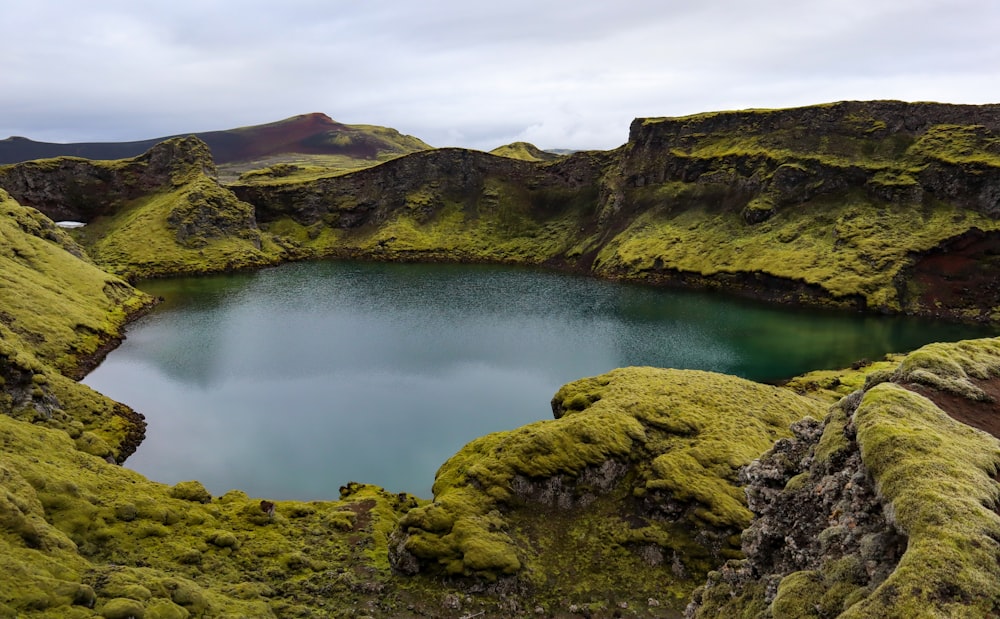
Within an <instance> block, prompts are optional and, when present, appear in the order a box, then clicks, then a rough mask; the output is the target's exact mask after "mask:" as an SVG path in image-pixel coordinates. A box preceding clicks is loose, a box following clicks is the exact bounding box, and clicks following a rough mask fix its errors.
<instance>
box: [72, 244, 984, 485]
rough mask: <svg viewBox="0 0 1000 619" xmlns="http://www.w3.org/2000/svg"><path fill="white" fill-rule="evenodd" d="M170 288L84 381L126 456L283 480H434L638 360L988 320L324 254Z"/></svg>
mask: <svg viewBox="0 0 1000 619" xmlns="http://www.w3.org/2000/svg"><path fill="white" fill-rule="evenodd" d="M140 287H141V288H143V289H144V290H147V291H148V292H150V293H152V294H156V295H161V296H163V297H164V298H165V299H166V301H165V302H164V303H163V304H161V305H160V306H159V307H158V308H157V309H156V310H155V311H154V312H152V313H151V314H149V315H148V316H146V317H144V318H142V319H141V320H139V321H137V322H136V323H134V324H133V325H132V326H131V327H130V328H129V330H128V338H127V339H126V341H125V342H124V343H123V344H122V346H121V347H120V348H119V349H117V350H116V351H114V352H112V353H111V354H110V355H109V356H108V358H107V359H106V360H105V361H104V363H103V364H101V366H100V367H98V368H97V369H96V370H95V371H94V372H92V373H91V374H90V375H89V376H88V377H87V378H86V380H85V381H84V382H85V383H87V384H88V385H90V386H91V387H93V388H95V389H97V390H98V391H100V392H102V393H104V394H106V395H108V396H110V397H112V398H114V399H115V400H118V401H120V402H124V403H126V404H128V405H129V406H131V407H133V408H134V409H136V410H137V411H139V412H141V413H143V414H144V415H145V416H146V420H147V422H148V424H149V425H148V430H147V437H146V440H145V442H144V443H143V444H142V446H140V448H139V450H138V451H137V452H136V454H135V455H133V456H132V457H131V458H130V459H129V461H128V462H127V463H126V465H127V466H129V467H131V468H133V469H135V470H137V471H139V472H141V473H143V474H144V475H146V476H148V477H150V478H151V479H154V480H157V481H161V482H165V483H171V484H172V483H175V482H177V481H182V480H188V479H198V480H200V481H201V482H202V483H204V484H205V486H206V487H207V488H208V489H209V490H210V491H211V492H212V493H213V494H221V493H223V492H225V491H227V490H229V489H233V488H238V489H240V490H244V491H246V492H248V493H249V494H250V495H251V496H258V497H267V498H273V499H301V500H312V499H335V498H337V496H338V488H339V487H340V486H341V485H343V484H345V483H346V482H348V481H360V482H365V483H372V484H377V485H381V486H383V487H385V488H386V489H388V490H390V491H393V492H399V491H407V492H412V493H414V494H417V495H419V496H423V497H427V498H429V497H430V494H431V492H430V487H431V484H432V483H433V478H434V473H435V472H436V470H437V468H438V467H439V466H440V465H441V464H442V463H443V462H444V461H445V460H446V459H447V458H448V457H450V456H451V455H452V454H454V453H455V452H456V451H457V450H458V449H460V448H461V447H462V446H463V445H464V444H465V443H467V442H468V441H470V440H472V439H473V438H476V437H478V436H482V435H484V434H487V433H490V432H494V431H498V430H509V429H512V428H515V427H517V426H520V425H523V424H526V423H530V422H533V421H538V420H541V419H550V418H551V410H550V408H549V400H550V398H551V397H552V395H553V394H554V393H555V391H556V390H557V389H558V388H559V387H560V386H561V385H562V384H564V383H566V382H569V381H572V380H575V379H577V378H582V377H585V376H593V375H595V374H600V373H603V372H606V371H608V370H611V369H614V368H617V367H623V366H628V365H651V366H657V367H673V368H691V369H703V370H713V371H718V372H724V373H728V374H735V375H738V376H743V377H745V378H749V379H752V380H759V381H773V380H779V379H783V378H788V377H791V376H794V375H796V374H800V373H803V372H806V371H809V370H813V369H821V368H838V367H845V366H847V365H849V364H851V363H852V362H854V361H856V360H858V359H862V358H868V359H878V358H881V357H882V356H883V355H884V354H886V353H888V352H896V351H907V350H911V349H913V348H916V347H919V346H921V345H923V344H925V343H928V342H932V341H944V340H958V339H964V338H971V337H985V336H989V335H992V334H993V333H992V332H991V331H989V330H987V329H985V328H978V327H969V326H962V325H955V324H946V323H935V322H929V321H926V320H916V319H911V318H901V317H884V316H862V315H855V314H844V313H831V312H807V311H801V310H790V309H784V308H774V307H768V306H764V305H761V304H756V303H751V302H744V301H740V300H734V299H731V298H728V297H724V296H721V295H717V294H711V293H692V292H686V291H671V290H661V289H652V288H647V287H641V286H633V285H624V284H617V283H611V282H604V281H599V280H595V279H590V278H584V277H575V276H567V275H562V274H555V273H546V272H539V271H533V270H526V269H517V268H508V267H495V266H462V265H414V264H368V263H351V262H311V263H298V264H289V265H284V266H281V267H278V268H274V269H266V270H262V271H259V272H255V273H246V274H237V275H220V276H210V277H198V278H182V279H170V280H159V281H152V282H148V283H146V284H143V285H141V286H140Z"/></svg>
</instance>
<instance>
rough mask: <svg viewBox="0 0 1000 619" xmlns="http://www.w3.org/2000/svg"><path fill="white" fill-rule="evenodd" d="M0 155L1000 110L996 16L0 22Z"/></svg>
mask: <svg viewBox="0 0 1000 619" xmlns="http://www.w3.org/2000/svg"><path fill="white" fill-rule="evenodd" d="M0 24H2V26H3V34H2V36H0V57H2V59H3V61H2V64H0V138H2V137H6V136H9V135H22V136H27V137H31V138H33V139H36V140H45V141H53V142H74V141H119V140H137V139H144V138H152V137H159V136H164V135H171V134H176V133H187V132H195V131H207V130H213V129H226V128H231V127H238V126H245V125H252V124H259V123H264V122H271V121H275V120H280V119H282V118H286V117H288V116H293V115H296V114H301V113H306V112H325V113H327V114H329V115H330V116H332V117H333V118H335V119H336V120H339V121H341V122H345V123H365V124H377V125H385V126H390V127H394V128H396V129H399V130H400V131H402V132H404V133H408V134H411V135H415V136H417V137H419V138H421V139H423V140H424V141H426V142H428V143H430V144H432V145H434V146H467V147H472V148H481V149H487V150H488V149H491V148H494V147H496V146H499V145H501V144H505V143H508V142H512V141H514V140H527V141H530V142H533V143H535V144H536V145H538V146H541V147H543V148H613V147H615V146H618V145H620V144H622V143H623V142H625V140H626V139H627V137H628V125H629V122H630V121H631V120H632V119H633V118H636V117H643V116H680V115H685V114H691V113H696V112H701V111H710V110H722V109H742V108H749V107H758V108H760V107H764V108H774V107H788V106H796V105H808V104H811V103H822V102H828V101H837V100H844V99H902V100H908V101H947V102H953V103H991V102H1000V35H998V33H1000V2H995V1H994V0H755V1H748V0H648V1H647V0H616V1H614V2H612V1H611V0H495V1H493V2H488V3H486V2H475V1H470V0H426V1H418V0H353V1H351V2H342V1H339V0H325V1H321V0H266V1H257V0H239V1H237V0H169V1H161V0H149V1H142V2H137V1H136V0H91V1H90V2H67V1H65V0H3V1H2V4H0Z"/></svg>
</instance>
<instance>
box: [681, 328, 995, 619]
mask: <svg viewBox="0 0 1000 619" xmlns="http://www.w3.org/2000/svg"><path fill="white" fill-rule="evenodd" d="M998 379H1000V345H998V342H997V341H996V340H981V341H972V342H960V343H957V344H932V345H930V346H927V347H925V348H923V349H920V350H918V351H915V352H913V353H911V354H910V355H908V356H906V357H905V358H904V359H903V360H902V361H901V362H900V363H899V365H898V366H897V367H896V368H895V369H892V370H880V371H877V372H873V373H872V374H871V375H869V378H868V380H867V382H866V384H865V388H864V389H863V390H860V391H857V392H854V393H852V394H851V395H849V396H847V397H845V398H843V399H842V400H841V401H840V402H839V403H838V404H837V405H836V406H835V407H834V408H833V409H832V410H831V413H830V415H829V416H828V417H827V419H826V421H825V423H823V424H819V423H817V422H814V421H808V420H807V421H803V422H799V423H797V424H794V425H793V426H792V429H793V431H794V432H795V438H794V439H791V440H789V439H782V440H779V441H778V442H777V443H776V444H775V446H774V447H773V448H772V449H771V450H770V451H769V452H768V453H767V454H765V455H764V456H762V457H761V458H760V459H758V460H756V461H754V462H753V463H752V464H750V465H749V466H747V467H745V468H744V469H743V470H742V471H741V474H740V479H741V481H742V482H743V483H745V484H746V493H747V498H748V505H749V507H750V509H751V510H753V512H754V521H753V523H752V524H751V525H750V526H749V527H748V528H747V529H746V530H745V531H744V532H743V538H742V539H743V542H742V548H743V552H744V554H745V559H742V560H738V561H730V562H728V563H726V565H724V566H723V567H722V568H720V569H718V570H716V571H713V572H711V573H710V574H709V575H708V578H707V582H706V584H705V585H704V586H703V587H701V588H699V589H698V590H697V591H695V593H694V595H693V598H692V603H691V604H690V605H689V606H688V608H687V611H686V616H687V617H689V618H695V617H705V618H708V617H720V616H743V617H760V618H765V617H774V618H779V617H844V618H848V617H884V616H901V617H902V616H927V617H951V616H957V615H961V616H969V617H986V616H991V615H992V614H994V613H995V610H996V608H997V605H998V604H1000V587H998V586H997V585H996V584H995V582H993V580H992V579H993V577H994V575H995V574H996V573H997V565H998V561H1000V550H998V548H997V544H996V539H997V535H998V534H1000V516H998V515H997V506H998V503H1000V484H998V482H997V481H996V478H995V471H996V470H997V467H998V466H1000V443H998V442H997V440H996V438H994V437H993V436H990V435H988V434H986V433H983V432H980V431H978V430H975V429H973V428H971V427H969V426H967V425H965V424H963V423H959V422H957V421H955V420H953V419H951V418H949V416H948V413H949V412H950V411H952V410H956V411H961V412H962V413H963V415H962V418H963V419H964V421H972V422H974V421H975V419H976V417H969V416H965V415H964V413H965V412H966V411H967V410H968V409H969V408H972V407H973V406H982V405H983V404H986V406H988V407H992V408H993V409H994V410H993V413H994V414H995V413H996V403H995V402H988V403H986V402H984V401H983V398H984V397H986V398H988V397H991V396H988V395H987V394H986V393H985V392H984V391H983V390H982V389H980V388H979V387H978V385H980V384H987V383H989V384H990V385H992V384H994V383H995V382H996V381H997V380H998ZM914 391H919V392H920V393H925V394H927V395H928V396H930V398H931V399H927V398H925V397H924V396H921V395H916V394H915V393H914ZM962 400H966V402H965V403H964V404H963V403H962ZM935 402H940V403H941V407H939V406H937V405H936V404H935ZM970 404H972V405H971V406H970ZM989 417H991V416H987V417H982V416H980V417H979V419H980V420H983V419H988V418H989ZM988 427H989V429H990V430H991V431H992V432H993V433H995V432H996V424H995V422H993V421H992V420H989V421H988ZM961 548H968V549H974V550H972V551H971V552H966V551H964V550H959V549H961ZM984 583H990V584H988V585H984Z"/></svg>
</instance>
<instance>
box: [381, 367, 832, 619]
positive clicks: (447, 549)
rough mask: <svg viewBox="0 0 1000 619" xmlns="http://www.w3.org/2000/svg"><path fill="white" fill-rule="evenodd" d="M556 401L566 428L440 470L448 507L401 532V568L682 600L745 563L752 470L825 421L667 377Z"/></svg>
mask: <svg viewBox="0 0 1000 619" xmlns="http://www.w3.org/2000/svg"><path fill="white" fill-rule="evenodd" d="M552 407H553V411H554V413H555V416H556V419H555V420H552V421H545V422H539V423H535V424H531V425H528V426H524V427H522V428H519V429H517V430H514V431H511V432H502V433H497V434H492V435H489V436H486V437H483V438H481V439H478V440H476V441H473V442H472V443H470V444H469V445H467V446H466V447H465V448H463V449H462V450H461V451H460V452H459V453H458V454H456V455H455V456H454V457H452V458H451V459H450V460H449V461H448V462H446V463H445V464H444V465H443V466H442V467H441V469H440V470H439V471H438V475H437V478H436V480H435V484H434V501H433V502H432V503H431V504H429V505H427V506H424V507H418V508H416V509H413V510H411V511H409V512H408V513H407V514H406V515H405V516H404V517H403V519H402V520H401V521H400V523H399V529H398V530H397V532H396V534H395V537H394V548H393V549H392V554H391V555H390V556H391V558H392V560H393V563H394V565H395V566H396V568H397V569H398V570H400V571H402V572H404V573H428V574H445V575H451V576H465V577H476V578H484V579H486V580H488V581H494V580H497V579H505V577H506V578H508V579H509V578H511V577H513V578H515V579H516V580H517V581H519V582H521V583H522V586H525V587H528V588H530V590H531V591H533V594H534V595H535V596H537V597H538V598H539V599H548V600H551V601H555V600H557V599H558V597H559V595H563V596H568V597H569V598H570V599H571V600H573V601H574V602H577V603H590V602H593V601H595V600H599V599H616V600H620V601H623V602H625V601H627V600H632V602H633V603H634V602H635V601H636V600H637V599H643V600H645V599H647V598H649V597H653V598H661V599H663V600H664V603H665V604H670V605H677V604H678V603H679V601H680V600H683V599H685V598H686V595H687V593H688V592H689V591H690V590H691V589H692V588H693V587H694V585H695V584H696V583H697V582H699V581H700V579H701V578H702V577H703V576H704V574H705V573H706V572H707V571H708V570H709V569H711V568H712V567H714V566H716V565H719V564H721V563H722V562H723V561H724V560H725V559H726V558H729V557H732V556H736V555H737V554H738V550H737V544H738V539H739V533H740V531H741V530H742V528H743V527H745V526H746V525H747V524H748V523H749V521H750V512H749V511H748V510H747V508H746V503H745V499H744V497H743V493H742V490H741V489H740V488H739V487H738V485H737V483H736V476H737V471H738V470H739V468H740V467H741V466H743V465H745V464H747V463H749V462H750V461H751V460H752V459H753V458H754V457H756V456H757V455H758V454H759V453H761V451H762V450H764V449H766V448H767V447H768V446H769V445H770V444H771V443H772V442H773V441H774V440H776V439H777V438H778V437H781V436H784V435H786V433H787V432H788V430H787V428H788V426H789V424H790V423H791V422H792V421H794V420H797V419H800V418H802V417H804V416H809V415H818V414H820V412H821V411H822V405H820V404H818V403H816V402H814V401H812V400H809V399H806V398H802V397H799V396H796V395H795V394H793V393H792V392H791V391H788V390H783V389H779V388H775V387H767V386H764V385H759V384H755V383H751V382H749V381H745V380H741V379H737V378H733V377H728V376H722V375H718V374H712V373H707V372H696V371H676V370H659V369H653V368H626V369H621V370H615V371H613V372H610V373H608V374H604V375H602V376H597V377H594V378H588V379H582V380H579V381H576V382H573V383H570V384H568V385H566V386H564V387H563V388H562V389H560V390H559V392H558V393H557V394H556V395H555V397H554V398H553V400H552ZM560 592H561V593H560Z"/></svg>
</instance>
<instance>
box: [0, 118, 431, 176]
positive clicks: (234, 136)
mask: <svg viewBox="0 0 1000 619" xmlns="http://www.w3.org/2000/svg"><path fill="white" fill-rule="evenodd" d="M187 135H194V136H197V137H198V138H199V139H201V140H202V141H203V142H205V143H206V144H207V145H208V147H209V149H211V151H212V157H213V158H214V159H215V162H216V163H219V164H225V163H231V162H237V161H249V160H252V159H257V158H262V157H268V156H273V155H278V154H282V153H302V154H312V155H344V156H348V157H353V158H357V159H372V160H374V159H376V158H378V157H379V156H384V155H386V154H396V155H404V154H407V153H411V152H416V151H419V150H426V149H429V148H431V146H429V145H428V144H426V143H425V142H423V141H422V140H419V139H417V138H415V137H413V136H409V135H403V134H401V133H399V132H398V131H396V130H395V129H390V128H387V127H376V126H372V125H345V124H343V123H339V122H337V121H335V120H333V119H332V118H330V117H329V116H327V115H326V114H322V113H312V114H301V115H299V116H293V117H291V118H286V119H285V120H280V121H278V122H273V123H268V124H263V125H253V126H249V127H239V128H236V129H226V130H221V131H205V132H201V133H192V134H178V135H171V136H164V137H159V138H151V139H148V140H139V141H135V142H77V143H69V144H57V143H52V142H36V141H34V140H31V139H29V138H25V137H10V138H7V139H5V140H0V165H3V164H9V163H20V162H23V161H31V160H34V159H48V158H52V157H66V156H68V157H82V158H84V159H124V158H127V157H136V156H138V155H141V154H142V153H144V152H146V151H147V150H149V149H150V148H152V147H153V146H155V145H156V144H159V143H160V142H163V141H164V140H168V139H170V138H174V137H183V136H187Z"/></svg>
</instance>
